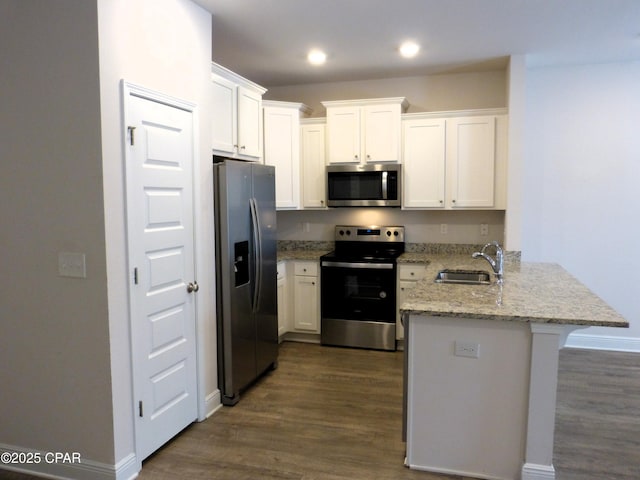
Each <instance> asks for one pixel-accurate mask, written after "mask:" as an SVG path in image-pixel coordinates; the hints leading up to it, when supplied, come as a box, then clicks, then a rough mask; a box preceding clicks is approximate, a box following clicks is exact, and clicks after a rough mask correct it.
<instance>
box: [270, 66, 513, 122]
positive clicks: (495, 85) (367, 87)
mask: <svg viewBox="0 0 640 480" xmlns="http://www.w3.org/2000/svg"><path fill="white" fill-rule="evenodd" d="M506 92H507V83H506V72H505V70H496V71H487V72H474V73H456V74H440V75H429V76H425V77H403V78H387V79H381V80H367V81H357V82H335V83H316V84H311V85H291V86H286V87H271V88H269V90H268V91H267V93H266V95H265V98H266V99H269V100H281V101H288V102H302V103H305V104H307V105H308V106H310V107H311V108H313V114H312V115H311V116H312V117H324V116H325V109H324V107H323V106H322V103H321V102H323V101H328V100H351V99H359V98H386V97H406V98H407V100H408V102H409V104H410V106H409V110H408V112H409V113H411V112H429V111H443V110H467V109H476V108H503V107H506V106H507V97H506Z"/></svg>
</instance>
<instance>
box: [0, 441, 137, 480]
mask: <svg viewBox="0 0 640 480" xmlns="http://www.w3.org/2000/svg"><path fill="white" fill-rule="evenodd" d="M56 453H61V454H65V453H66V454H68V457H67V458H59V459H57V458H56ZM0 455H1V456H2V461H1V462H0V469H5V470H11V471H14V472H19V473H25V474H29V475H34V476H36V477H41V478H51V479H56V480H67V479H74V480H132V479H134V478H136V477H137V476H138V473H139V471H140V464H139V462H138V461H137V459H136V456H135V454H133V453H131V454H129V455H128V456H126V457H125V458H123V459H122V460H121V461H119V462H118V463H117V464H115V465H111V464H108V463H103V462H96V461H94V460H90V459H87V458H83V457H82V455H81V454H79V453H77V454H76V453H75V452H53V451H49V452H44V451H38V450H33V449H27V448H22V447H16V446H14V445H7V444H0ZM5 457H6V458H5ZM12 460H16V461H15V462H14V461H12ZM21 460H22V461H21Z"/></svg>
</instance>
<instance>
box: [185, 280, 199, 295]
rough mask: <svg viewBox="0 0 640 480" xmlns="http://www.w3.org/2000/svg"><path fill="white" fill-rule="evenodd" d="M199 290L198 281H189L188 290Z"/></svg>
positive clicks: (191, 291) (190, 291)
mask: <svg viewBox="0 0 640 480" xmlns="http://www.w3.org/2000/svg"><path fill="white" fill-rule="evenodd" d="M198 290H200V286H199V285H198V282H191V283H189V285H187V292H189V293H193V292H197V291H198Z"/></svg>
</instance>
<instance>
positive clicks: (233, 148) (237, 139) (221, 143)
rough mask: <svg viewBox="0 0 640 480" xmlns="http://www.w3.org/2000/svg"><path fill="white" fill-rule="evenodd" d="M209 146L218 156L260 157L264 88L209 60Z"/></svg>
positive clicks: (255, 159)
mask: <svg viewBox="0 0 640 480" xmlns="http://www.w3.org/2000/svg"><path fill="white" fill-rule="evenodd" d="M211 70H212V74H211V84H212V92H213V95H212V97H213V119H212V131H211V138H212V149H213V151H214V153H216V154H218V155H223V156H227V157H230V158H238V159H242V160H251V161H261V160H262V95H263V94H264V93H265V92H266V89H264V88H262V87H261V86H259V85H257V84H255V83H253V82H251V81H250V80H247V79H246V78H243V77H241V76H240V75H237V74H235V73H233V72H232V71H231V70H228V69H226V68H225V67H223V66H221V65H217V64H215V63H212V66H211Z"/></svg>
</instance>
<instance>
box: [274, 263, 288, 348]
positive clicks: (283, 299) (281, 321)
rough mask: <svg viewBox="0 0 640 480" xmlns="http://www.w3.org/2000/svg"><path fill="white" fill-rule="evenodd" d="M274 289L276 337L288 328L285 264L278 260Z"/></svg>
mask: <svg viewBox="0 0 640 480" xmlns="http://www.w3.org/2000/svg"><path fill="white" fill-rule="evenodd" d="M277 268H278V277H277V281H276V285H277V287H276V290H277V296H278V337H282V336H283V335H284V334H285V333H287V331H288V330H289V296H288V295H287V293H288V292H287V264H286V263H285V262H278V267H277Z"/></svg>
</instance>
